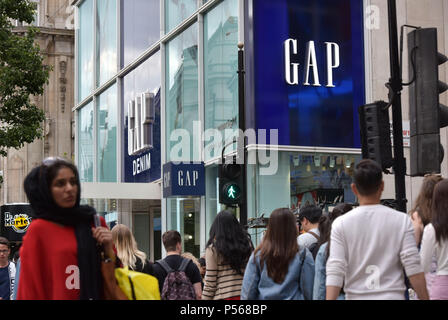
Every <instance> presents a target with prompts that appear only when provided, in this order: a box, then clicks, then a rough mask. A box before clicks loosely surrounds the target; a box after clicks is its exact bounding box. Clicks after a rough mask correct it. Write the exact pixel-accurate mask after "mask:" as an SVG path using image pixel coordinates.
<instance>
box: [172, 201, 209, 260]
mask: <svg viewBox="0 0 448 320" xmlns="http://www.w3.org/2000/svg"><path fill="white" fill-rule="evenodd" d="M166 212H167V220H168V222H167V225H168V227H167V230H177V231H179V233H180V234H181V236H182V248H183V251H186V252H191V253H192V254H193V255H195V256H196V257H199V255H200V212H201V199H200V198H172V199H167V211H166Z"/></svg>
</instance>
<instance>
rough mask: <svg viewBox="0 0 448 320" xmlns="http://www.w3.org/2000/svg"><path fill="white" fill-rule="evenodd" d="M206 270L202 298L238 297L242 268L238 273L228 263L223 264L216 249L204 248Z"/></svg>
mask: <svg viewBox="0 0 448 320" xmlns="http://www.w3.org/2000/svg"><path fill="white" fill-rule="evenodd" d="M205 263H206V266H207V267H206V272H205V277H204V290H203V291H202V300H222V299H229V298H235V297H239V296H240V295H241V286H242V284H243V277H244V270H242V274H238V273H237V272H236V271H235V270H233V269H232V268H231V267H230V265H228V264H223V263H222V261H221V258H220V257H219V256H218V253H217V252H216V250H214V249H213V248H212V247H207V248H206V249H205Z"/></svg>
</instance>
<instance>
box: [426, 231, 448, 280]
mask: <svg viewBox="0 0 448 320" xmlns="http://www.w3.org/2000/svg"><path fill="white" fill-rule="evenodd" d="M433 254H435V255H436V258H437V273H436V274H437V275H438V276H446V275H448V241H447V240H446V239H444V240H442V241H441V243H438V242H437V240H436V230H435V229H434V226H433V225H432V224H431V223H430V224H428V225H427V226H426V227H425V229H424V230H423V238H422V247H421V249H420V257H421V259H422V266H423V270H424V271H425V272H429V271H430V270H431V261H432V256H433Z"/></svg>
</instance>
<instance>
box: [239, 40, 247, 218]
mask: <svg viewBox="0 0 448 320" xmlns="http://www.w3.org/2000/svg"><path fill="white" fill-rule="evenodd" d="M243 48H244V44H242V43H239V44H238V122H239V129H240V134H241V133H243V139H242V141H241V139H238V141H240V142H242V143H243V146H242V148H240V147H239V146H238V148H237V150H238V151H239V150H242V151H243V154H242V156H243V161H244V162H243V166H242V167H243V172H242V175H243V199H242V202H241V206H240V224H241V225H242V226H246V225H247V163H246V162H247V161H246V160H247V155H246V152H247V151H246V137H245V136H244V131H245V130H246V117H245V99H244V93H245V88H244V74H245V71H244V50H243ZM239 156H241V155H239Z"/></svg>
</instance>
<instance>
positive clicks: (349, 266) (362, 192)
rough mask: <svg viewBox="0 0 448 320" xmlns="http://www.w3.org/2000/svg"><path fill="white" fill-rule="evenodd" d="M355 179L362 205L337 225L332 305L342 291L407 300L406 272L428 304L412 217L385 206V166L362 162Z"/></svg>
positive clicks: (329, 283)
mask: <svg viewBox="0 0 448 320" xmlns="http://www.w3.org/2000/svg"><path fill="white" fill-rule="evenodd" d="M353 180H354V183H352V185H351V187H352V190H353V192H354V193H355V195H356V196H357V197H358V200H359V204H360V206H359V207H358V208H356V209H354V210H352V211H350V212H348V213H346V214H345V215H343V216H341V217H339V218H337V219H336V220H335V221H334V222H333V225H332V230H331V239H330V255H329V258H328V261H327V266H326V271H327V279H326V287H327V300H334V299H336V298H337V297H338V295H339V292H340V290H341V288H342V287H344V291H345V297H346V299H347V300H355V299H362V300H403V299H404V297H405V290H406V286H405V280H404V276H405V275H404V271H405V272H406V275H407V276H408V277H409V280H410V282H411V285H412V287H413V288H414V290H415V291H416V293H417V295H418V297H419V298H420V299H428V292H427V290H426V282H425V278H424V274H423V270H422V267H421V265H420V256H419V253H418V249H417V246H416V244H415V238H414V229H413V227H412V223H411V220H410V218H409V217H408V215H407V214H405V213H403V212H399V211H396V210H393V209H391V208H388V207H386V206H383V205H381V204H380V199H381V194H382V192H383V190H384V181H383V177H382V170H381V167H380V166H379V165H378V164H377V163H376V162H374V161H372V160H362V161H361V162H360V163H359V164H358V165H357V166H356V168H355V173H354V177H353Z"/></svg>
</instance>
